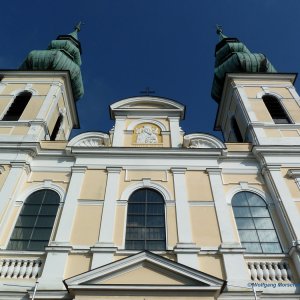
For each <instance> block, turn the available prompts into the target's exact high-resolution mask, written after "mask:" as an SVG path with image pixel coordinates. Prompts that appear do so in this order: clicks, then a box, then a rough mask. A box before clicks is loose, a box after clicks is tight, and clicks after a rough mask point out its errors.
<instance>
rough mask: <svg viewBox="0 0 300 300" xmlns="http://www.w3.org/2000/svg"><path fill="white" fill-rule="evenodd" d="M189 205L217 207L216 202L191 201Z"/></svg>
mask: <svg viewBox="0 0 300 300" xmlns="http://www.w3.org/2000/svg"><path fill="white" fill-rule="evenodd" d="M189 205H190V206H191V207H192V206H205V207H210V206H211V207H213V206H215V203H214V201H189Z"/></svg>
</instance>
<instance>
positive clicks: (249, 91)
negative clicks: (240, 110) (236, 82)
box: [244, 86, 263, 98]
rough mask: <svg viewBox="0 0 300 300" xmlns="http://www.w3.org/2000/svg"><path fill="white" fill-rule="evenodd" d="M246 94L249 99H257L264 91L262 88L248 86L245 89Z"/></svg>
mask: <svg viewBox="0 0 300 300" xmlns="http://www.w3.org/2000/svg"><path fill="white" fill-rule="evenodd" d="M244 92H245V93H246V95H247V97H248V98H256V95H257V94H258V93H261V92H263V89H262V88H261V87H260V86H251V87H249V86H246V87H244Z"/></svg>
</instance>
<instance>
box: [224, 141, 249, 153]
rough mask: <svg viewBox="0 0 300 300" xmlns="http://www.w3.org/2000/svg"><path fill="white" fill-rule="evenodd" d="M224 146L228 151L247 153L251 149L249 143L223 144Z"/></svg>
mask: <svg viewBox="0 0 300 300" xmlns="http://www.w3.org/2000/svg"><path fill="white" fill-rule="evenodd" d="M225 145H226V147H227V150H228V151H241V152H249V151H251V148H252V144H250V143H225Z"/></svg>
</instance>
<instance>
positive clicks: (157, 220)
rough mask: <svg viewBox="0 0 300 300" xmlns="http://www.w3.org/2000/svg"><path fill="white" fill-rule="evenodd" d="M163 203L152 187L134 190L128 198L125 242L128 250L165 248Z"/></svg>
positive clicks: (160, 196)
mask: <svg viewBox="0 0 300 300" xmlns="http://www.w3.org/2000/svg"><path fill="white" fill-rule="evenodd" d="M165 231H166V229H165V205H164V199H163V197H162V195H161V194H160V193H158V192H156V191H155V190H152V189H140V190H137V191H135V192H134V193H133V194H132V195H131V196H130V198H129V200H128V212H127V226H126V242H125V248H126V249H129V250H165V249H166V232H165Z"/></svg>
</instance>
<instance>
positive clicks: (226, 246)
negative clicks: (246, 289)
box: [207, 168, 250, 286]
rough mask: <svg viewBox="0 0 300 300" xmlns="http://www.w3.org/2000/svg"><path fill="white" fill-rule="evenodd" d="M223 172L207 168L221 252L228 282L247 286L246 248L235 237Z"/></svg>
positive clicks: (248, 278)
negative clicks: (220, 241)
mask: <svg viewBox="0 0 300 300" xmlns="http://www.w3.org/2000/svg"><path fill="white" fill-rule="evenodd" d="M221 172H222V169H219V168H211V169H207V173H208V175H209V179H210V185H211V190H212V194H213V198H214V202H215V208H216V214H217V219H218V223H219V230H220V235H221V240H222V244H221V247H220V253H221V254H222V256H223V263H224V269H225V273H226V280H227V281H228V284H229V285H239V286H245V285H246V284H247V283H248V282H249V280H250V277H249V273H248V270H247V267H246V263H245V260H244V255H243V253H244V251H245V250H244V249H243V248H242V246H241V244H240V243H239V242H237V241H236V238H235V234H234V231H235V228H234V227H233V225H232V221H231V215H230V212H229V207H228V205H227V203H226V195H225V192H224V187H223V182H222V175H221Z"/></svg>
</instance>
